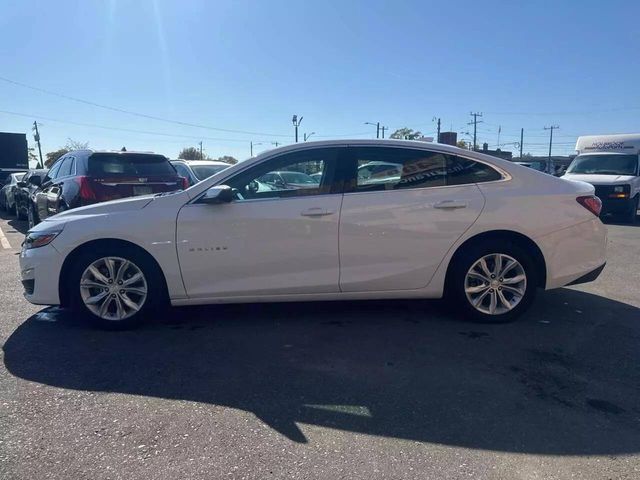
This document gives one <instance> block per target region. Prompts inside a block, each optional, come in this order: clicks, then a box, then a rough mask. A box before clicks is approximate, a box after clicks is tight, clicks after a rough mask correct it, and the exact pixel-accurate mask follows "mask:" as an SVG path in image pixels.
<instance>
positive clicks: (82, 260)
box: [69, 249, 162, 330]
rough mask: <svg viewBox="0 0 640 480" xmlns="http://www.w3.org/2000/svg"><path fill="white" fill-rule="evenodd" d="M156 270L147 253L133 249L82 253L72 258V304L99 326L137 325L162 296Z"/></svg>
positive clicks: (116, 328) (119, 326) (157, 303)
mask: <svg viewBox="0 0 640 480" xmlns="http://www.w3.org/2000/svg"><path fill="white" fill-rule="evenodd" d="M156 270H157V268H155V267H154V265H153V263H152V262H151V261H150V260H149V259H148V258H146V256H144V255H142V254H140V253H139V252H136V251H135V250H131V251H126V252H122V250H120V251H118V252H116V251H110V250H102V249H100V251H97V252H91V253H85V254H82V255H81V256H80V257H79V258H76V259H74V267H73V272H72V275H71V276H70V280H71V285H69V287H70V288H71V289H72V290H71V299H70V300H71V306H72V307H73V308H75V309H76V310H79V311H81V312H82V313H84V314H85V316H86V317H87V318H88V319H89V320H90V321H91V322H92V323H93V324H95V325H97V326H99V327H101V328H105V329H109V330H120V329H126V328H131V327H133V326H136V325H137V324H139V323H140V322H141V321H142V320H144V319H145V318H146V317H147V316H148V314H149V313H150V312H151V311H152V310H153V308H154V307H155V306H157V305H159V303H160V299H161V298H162V289H161V286H160V282H159V275H158V273H159V272H157V271H156ZM160 275H161V273H160Z"/></svg>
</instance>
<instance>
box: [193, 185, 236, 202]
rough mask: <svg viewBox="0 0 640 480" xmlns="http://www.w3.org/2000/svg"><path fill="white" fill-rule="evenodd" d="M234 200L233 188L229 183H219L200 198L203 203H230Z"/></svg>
mask: <svg viewBox="0 0 640 480" xmlns="http://www.w3.org/2000/svg"><path fill="white" fill-rule="evenodd" d="M232 201H233V190H232V189H231V187H229V186H228V185H218V186H215V187H211V188H210V189H209V190H207V191H206V192H205V194H204V196H203V197H202V198H201V199H200V202H202V203H209V204H216V203H230V202H232Z"/></svg>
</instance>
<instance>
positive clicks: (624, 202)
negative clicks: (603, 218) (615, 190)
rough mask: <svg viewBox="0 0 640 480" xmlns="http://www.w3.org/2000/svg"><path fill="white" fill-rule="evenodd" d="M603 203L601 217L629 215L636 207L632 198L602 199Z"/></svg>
mask: <svg viewBox="0 0 640 480" xmlns="http://www.w3.org/2000/svg"><path fill="white" fill-rule="evenodd" d="M600 200H601V201H602V212H601V215H607V214H609V213H611V214H617V213H628V212H629V211H630V210H631V209H632V208H633V207H634V206H635V203H634V199H632V198H606V197H605V198H600Z"/></svg>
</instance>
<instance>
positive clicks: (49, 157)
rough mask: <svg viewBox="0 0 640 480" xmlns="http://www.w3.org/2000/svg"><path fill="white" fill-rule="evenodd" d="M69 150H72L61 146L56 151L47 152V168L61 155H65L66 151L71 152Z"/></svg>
mask: <svg viewBox="0 0 640 480" xmlns="http://www.w3.org/2000/svg"><path fill="white" fill-rule="evenodd" d="M69 152H70V150H69V149H68V148H65V147H62V148H59V149H58V150H56V151H55V152H49V153H47V154H46V155H45V157H47V159H46V160H45V161H44V166H45V168H49V167H51V165H53V164H54V162H55V161H56V160H58V159H59V158H60V157H61V156H63V155H64V154H66V153H69Z"/></svg>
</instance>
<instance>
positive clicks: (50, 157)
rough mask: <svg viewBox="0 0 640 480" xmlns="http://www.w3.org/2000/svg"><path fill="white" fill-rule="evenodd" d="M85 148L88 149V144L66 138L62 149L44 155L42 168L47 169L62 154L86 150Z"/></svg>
mask: <svg viewBox="0 0 640 480" xmlns="http://www.w3.org/2000/svg"><path fill="white" fill-rule="evenodd" d="M87 148H89V142H78V141H76V140H73V139H71V138H67V143H66V144H65V145H64V147H60V148H59V149H58V150H56V151H54V152H49V153H47V154H46V155H45V157H47V159H46V160H45V161H44V166H45V167H46V168H49V167H51V165H53V163H54V162H55V161H56V160H58V159H59V158H60V157H61V156H63V155H64V154H66V153H69V152H71V151H73V150H86V149H87Z"/></svg>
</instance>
